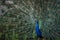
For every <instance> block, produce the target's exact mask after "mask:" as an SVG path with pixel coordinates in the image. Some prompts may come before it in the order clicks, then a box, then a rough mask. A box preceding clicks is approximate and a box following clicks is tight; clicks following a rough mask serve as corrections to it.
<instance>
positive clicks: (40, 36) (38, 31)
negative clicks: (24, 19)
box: [36, 21, 43, 39]
mask: <svg viewBox="0 0 60 40" xmlns="http://www.w3.org/2000/svg"><path fill="white" fill-rule="evenodd" d="M36 34H37V37H38V38H41V39H42V38H43V37H42V32H41V30H40V29H39V23H38V21H36Z"/></svg>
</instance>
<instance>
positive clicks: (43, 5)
mask: <svg viewBox="0 0 60 40" xmlns="http://www.w3.org/2000/svg"><path fill="white" fill-rule="evenodd" d="M50 18H51V19H52V20H49V19H50ZM36 19H38V20H39V23H40V24H39V25H41V26H42V27H41V29H42V28H43V27H44V26H49V23H50V22H52V23H53V24H54V25H55V23H56V25H60V0H5V1H4V0H0V40H38V39H37V36H36V33H35V20H36ZM47 19H48V20H47ZM54 20H57V21H54ZM44 22H47V24H46V25H43V23H44ZM47 28H49V27H47ZM59 28H60V27H59ZM44 29H46V28H45V27H44ZM47 31H48V30H47ZM43 33H44V32H43ZM59 33H60V32H59ZM47 40H50V39H47ZM56 40H60V38H57V39H56Z"/></svg>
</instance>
